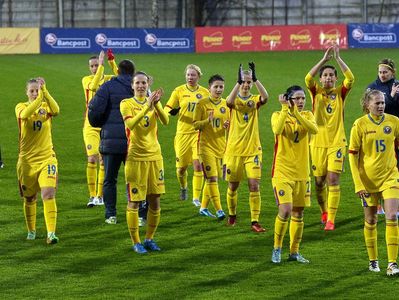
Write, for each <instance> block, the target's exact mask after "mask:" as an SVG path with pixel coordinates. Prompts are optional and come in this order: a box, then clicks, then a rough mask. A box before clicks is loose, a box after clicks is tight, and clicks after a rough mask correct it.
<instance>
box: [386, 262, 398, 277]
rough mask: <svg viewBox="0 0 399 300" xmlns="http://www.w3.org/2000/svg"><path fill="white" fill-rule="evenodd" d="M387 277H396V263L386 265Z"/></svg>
mask: <svg viewBox="0 0 399 300" xmlns="http://www.w3.org/2000/svg"><path fill="white" fill-rule="evenodd" d="M387 275H388V276H398V275H399V268H398V264H397V263H396V262H395V263H389V264H388V268H387Z"/></svg>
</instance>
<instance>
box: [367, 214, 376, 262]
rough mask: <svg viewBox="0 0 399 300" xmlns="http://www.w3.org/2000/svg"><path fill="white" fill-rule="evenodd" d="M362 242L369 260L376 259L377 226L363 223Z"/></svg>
mask: <svg viewBox="0 0 399 300" xmlns="http://www.w3.org/2000/svg"><path fill="white" fill-rule="evenodd" d="M363 233H364V241H365V242H366V248H367V254H368V255H369V260H377V259H378V248H377V224H369V223H367V222H364V228H363Z"/></svg>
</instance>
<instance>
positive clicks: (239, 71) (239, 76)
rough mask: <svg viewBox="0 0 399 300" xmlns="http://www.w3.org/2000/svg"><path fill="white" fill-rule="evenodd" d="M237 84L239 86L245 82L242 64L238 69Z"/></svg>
mask: <svg viewBox="0 0 399 300" xmlns="http://www.w3.org/2000/svg"><path fill="white" fill-rule="evenodd" d="M237 83H238V84H239V85H241V84H242V83H243V80H242V64H240V67H239V68H238V76H237Z"/></svg>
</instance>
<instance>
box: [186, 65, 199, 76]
mask: <svg viewBox="0 0 399 300" xmlns="http://www.w3.org/2000/svg"><path fill="white" fill-rule="evenodd" d="M189 69H192V70H195V71H196V72H197V74H198V76H199V77H201V76H202V72H201V68H200V67H198V66H197V65H194V64H189V65H187V67H186V69H185V70H184V75H186V73H187V70H189Z"/></svg>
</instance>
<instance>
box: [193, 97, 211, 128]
mask: <svg viewBox="0 0 399 300" xmlns="http://www.w3.org/2000/svg"><path fill="white" fill-rule="evenodd" d="M204 112H205V107H204V105H203V104H202V103H201V101H200V102H199V103H198V104H197V107H196V108H195V110H194V117H193V125H194V128H195V129H196V130H201V129H203V128H204V127H205V126H206V124H207V123H209V121H208V118H204V115H205V114H204Z"/></svg>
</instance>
